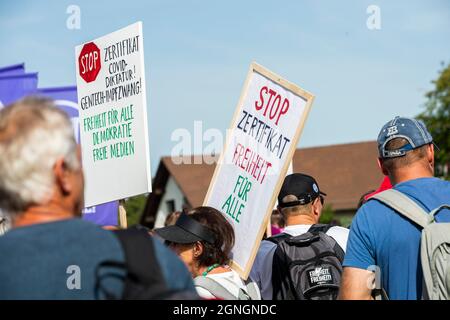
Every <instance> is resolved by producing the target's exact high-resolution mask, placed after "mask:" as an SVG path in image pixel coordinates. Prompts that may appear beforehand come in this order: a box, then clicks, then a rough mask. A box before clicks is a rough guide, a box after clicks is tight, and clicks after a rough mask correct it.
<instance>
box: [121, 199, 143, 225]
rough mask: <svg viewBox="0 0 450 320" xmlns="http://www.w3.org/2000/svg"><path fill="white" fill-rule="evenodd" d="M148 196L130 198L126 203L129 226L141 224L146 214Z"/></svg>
mask: <svg viewBox="0 0 450 320" xmlns="http://www.w3.org/2000/svg"><path fill="white" fill-rule="evenodd" d="M146 202H147V195H140V196H136V197H131V198H128V199H127V200H126V201H125V210H126V211H127V224H128V226H132V225H135V224H138V223H139V220H140V219H141V216H142V213H143V212H144V208H145V203H146Z"/></svg>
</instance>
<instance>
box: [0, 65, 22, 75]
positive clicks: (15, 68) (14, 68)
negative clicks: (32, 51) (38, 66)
mask: <svg viewBox="0 0 450 320" xmlns="http://www.w3.org/2000/svg"><path fill="white" fill-rule="evenodd" d="M24 73H25V63H20V64H14V65H11V66H7V67H3V68H0V76H2V77H3V76H16V75H19V74H24Z"/></svg>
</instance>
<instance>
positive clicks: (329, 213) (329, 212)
mask: <svg viewBox="0 0 450 320" xmlns="http://www.w3.org/2000/svg"><path fill="white" fill-rule="evenodd" d="M333 221H334V211H333V208H332V207H331V205H329V204H327V205H325V207H324V208H323V209H322V214H321V215H320V219H319V223H323V224H329V223H331V222H333Z"/></svg>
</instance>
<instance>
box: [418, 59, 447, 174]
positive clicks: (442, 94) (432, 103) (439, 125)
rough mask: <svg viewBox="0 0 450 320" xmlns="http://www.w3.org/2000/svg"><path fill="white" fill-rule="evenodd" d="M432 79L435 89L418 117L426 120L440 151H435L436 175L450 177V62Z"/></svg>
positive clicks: (428, 93) (429, 93) (427, 96)
mask: <svg viewBox="0 0 450 320" xmlns="http://www.w3.org/2000/svg"><path fill="white" fill-rule="evenodd" d="M442 66H443V70H442V71H441V72H440V75H439V77H438V78H437V79H436V80H434V81H432V83H433V84H434V88H433V90H431V91H430V92H427V93H426V95H425V96H426V98H427V102H426V104H425V108H426V109H425V111H424V112H422V113H421V114H420V115H419V116H418V119H420V120H422V121H424V122H425V124H426V125H427V127H428V130H429V131H430V133H431V135H432V136H433V140H434V142H435V143H436V145H437V146H438V147H439V149H440V151H437V150H436V152H435V159H436V166H435V167H436V175H438V176H440V177H443V178H445V179H447V180H448V179H449V178H450V172H449V171H450V170H449V169H450V64H449V65H448V66H447V67H445V68H444V64H442Z"/></svg>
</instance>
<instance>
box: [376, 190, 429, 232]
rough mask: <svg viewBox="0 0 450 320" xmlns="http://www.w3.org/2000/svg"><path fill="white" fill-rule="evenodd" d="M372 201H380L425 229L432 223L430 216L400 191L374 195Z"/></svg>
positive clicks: (388, 191)
mask: <svg viewBox="0 0 450 320" xmlns="http://www.w3.org/2000/svg"><path fill="white" fill-rule="evenodd" d="M371 199H375V200H378V201H380V202H381V203H383V204H385V205H386V206H388V207H390V208H392V209H394V210H395V211H397V212H398V213H400V214H401V215H402V216H404V217H406V218H408V219H409V220H411V221H412V222H414V223H416V224H417V225H419V226H420V227H422V228H425V227H426V226H427V225H428V224H430V222H431V221H430V215H428V213H427V212H426V211H425V210H424V209H422V208H421V207H420V206H419V205H418V204H417V203H416V202H415V201H414V200H412V199H410V198H409V197H408V196H406V195H405V194H403V193H402V192H400V191H398V190H395V189H389V190H385V191H383V192H380V193H377V194H376V195H373V196H372V197H370V198H369V200H371Z"/></svg>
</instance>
